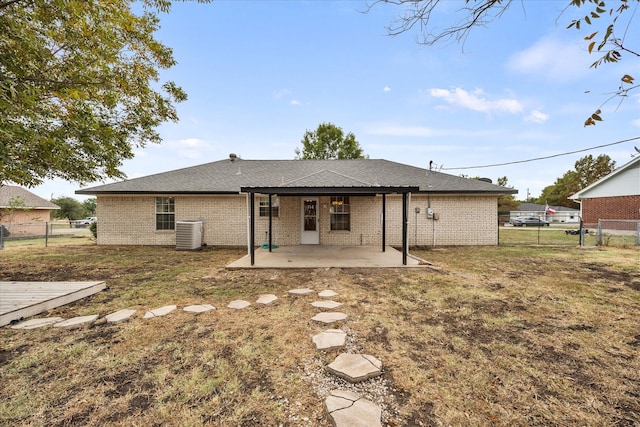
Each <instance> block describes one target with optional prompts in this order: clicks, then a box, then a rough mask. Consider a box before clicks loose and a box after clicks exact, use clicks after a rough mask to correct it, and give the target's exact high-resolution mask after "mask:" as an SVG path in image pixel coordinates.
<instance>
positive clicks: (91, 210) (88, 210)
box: [82, 197, 97, 216]
mask: <svg viewBox="0 0 640 427" xmlns="http://www.w3.org/2000/svg"><path fill="white" fill-rule="evenodd" d="M96 206H97V201H96V198H95V197H92V198H90V199H86V200H85V201H84V202H82V207H83V209H84V211H85V216H95V215H96Z"/></svg>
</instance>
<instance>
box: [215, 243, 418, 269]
mask: <svg viewBox="0 0 640 427" xmlns="http://www.w3.org/2000/svg"><path fill="white" fill-rule="evenodd" d="M253 256H254V262H251V255H250V254H247V255H245V256H243V257H242V258H240V259H238V260H236V261H234V262H232V263H231V264H229V265H227V268H228V269H244V268H275V269H278V268H380V267H382V268H389V267H398V268H407V267H416V268H424V267H429V266H431V263H429V262H427V261H425V260H421V259H419V258H416V257H413V256H411V255H409V256H407V257H406V263H405V264H403V262H402V261H403V253H402V252H401V251H398V250H396V249H394V248H392V247H391V246H387V247H386V248H385V251H384V252H383V251H381V250H380V248H378V247H377V246H322V245H297V246H281V247H278V248H275V249H272V250H271V251H269V249H262V248H260V249H256V250H255V251H254V254H253Z"/></svg>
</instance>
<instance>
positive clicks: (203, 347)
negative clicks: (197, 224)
mask: <svg viewBox="0 0 640 427" xmlns="http://www.w3.org/2000/svg"><path fill="white" fill-rule="evenodd" d="M242 254H243V251H242V250H206V251H202V252H195V253H192V252H176V251H174V250H173V249H171V248H151V247H97V246H69V247H64V248H61V247H56V248H55V249H54V250H53V249H51V248H49V249H47V248H28V249H11V250H5V251H4V252H3V253H2V254H1V255H2V267H3V268H2V271H1V272H0V280H106V281H107V283H108V285H109V290H108V291H106V292H101V293H99V294H96V295H94V296H92V297H89V298H86V299H84V300H81V301H77V302H76V303H73V304H70V305H67V306H64V307H59V308H57V309H55V310H52V311H51V312H49V313H47V314H48V315H51V316H60V317H66V318H68V317H72V316H77V315H86V314H94V313H98V314H101V315H105V314H108V313H110V312H113V311H116V310H119V309H122V308H135V309H137V310H138V317H137V318H134V319H132V320H130V321H128V322H125V323H121V324H116V325H110V324H105V323H100V322H99V323H98V324H96V325H94V326H93V327H91V328H88V329H80V330H58V329H54V328H48V329H39V330H30V331H15V330H11V329H8V328H3V329H1V330H0V338H1V344H0V381H1V382H2V387H1V388H0V424H4V425H22V426H27V425H47V426H64V425H96V426H97V425H140V426H152V425H194V426H196V425H216V426H227V425H229V426H257V425H264V426H278V425H283V426H325V425H328V419H327V417H326V416H325V414H324V412H323V407H322V403H323V399H324V397H325V395H326V391H327V388H328V387H331V386H333V385H335V384H338V385H341V383H340V381H337V382H335V381H333V382H332V380H331V379H330V378H329V377H328V376H327V375H326V373H325V372H324V370H323V366H324V365H325V364H326V363H328V362H330V361H331V360H332V359H333V358H334V357H335V356H336V355H337V354H338V352H337V351H334V352H318V351H316V350H315V349H314V347H313V345H312V343H311V340H310V335H313V334H315V333H318V332H319V331H321V330H323V329H324V328H323V327H321V326H320V325H316V324H313V323H312V322H311V321H310V320H309V319H310V318H311V317H312V316H313V315H314V314H315V312H316V309H314V308H313V307H311V305H310V304H309V303H310V302H311V301H313V300H314V297H313V296H309V297H290V296H288V295H287V290H288V289H291V288H298V287H311V288H313V289H316V290H322V289H333V290H335V291H337V292H339V293H340V296H339V297H337V298H336V300H338V301H341V302H343V303H344V304H345V305H344V307H343V311H345V312H346V313H348V314H349V316H350V318H349V319H348V320H347V321H346V322H345V323H344V324H342V325H339V326H340V327H342V328H343V329H345V330H347V331H348V332H349V336H350V341H349V351H362V352H364V353H368V354H372V355H374V356H376V357H378V358H379V359H381V360H382V361H383V364H384V371H385V373H384V376H383V377H382V378H379V379H377V380H375V381H372V384H373V385H371V386H370V387H369V388H367V387H368V386H364V385H363V386H361V387H360V388H359V389H358V390H359V391H360V392H361V393H362V394H365V395H366V396H367V397H368V398H371V399H373V400H375V401H376V402H378V403H379V404H380V405H382V406H383V408H384V412H383V418H384V422H385V424H387V425H389V426H414V425H418V426H419V425H492V426H503V425H504V426H507V425H629V426H631V425H638V424H639V423H640V359H639V357H638V347H639V346H640V325H639V323H638V319H640V267H639V264H640V263H639V262H638V260H639V258H640V252H639V251H638V250H637V249H630V248H619V249H614V248H600V249H580V248H573V247H572V248H562V249H557V248H550V247H487V248H447V249H437V250H429V251H420V252H415V254H416V255H418V256H420V257H422V258H425V259H428V260H430V261H432V262H434V263H435V264H436V265H437V266H438V267H439V268H440V270H432V269H424V270H423V269H420V270H416V269H316V270H255V271H250V270H237V271H228V270H225V269H224V268H223V266H224V265H225V264H227V263H228V262H230V261H232V260H233V259H235V258H238V257H239V256H241V255H242ZM263 293H273V294H276V295H277V296H278V297H279V300H278V301H277V302H276V303H274V305H272V306H267V307H258V306H257V305H255V304H254V305H252V306H251V307H250V308H248V309H246V310H242V311H237V312H236V311H231V310H229V309H226V308H225V306H226V304H227V303H228V302H229V301H231V300H235V299H248V300H252V301H254V300H255V299H256V298H257V296H259V295H260V294H263ZM196 303H210V304H213V305H215V306H216V307H218V310H216V311H214V312H210V313H205V314H201V315H197V316H195V315H193V314H190V313H184V312H182V311H176V312H174V313H171V314H170V315H169V316H167V317H163V318H155V319H149V320H143V319H141V318H140V315H141V314H142V313H144V311H145V310H148V309H151V308H155V307H159V306H162V305H165V304H177V305H178V306H180V307H182V306H186V305H189V304H196Z"/></svg>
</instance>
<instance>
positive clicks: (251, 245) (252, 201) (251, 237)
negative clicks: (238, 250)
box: [249, 192, 256, 265]
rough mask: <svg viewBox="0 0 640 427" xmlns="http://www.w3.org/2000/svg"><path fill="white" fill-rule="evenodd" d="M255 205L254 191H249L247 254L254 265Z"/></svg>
mask: <svg viewBox="0 0 640 427" xmlns="http://www.w3.org/2000/svg"><path fill="white" fill-rule="evenodd" d="M255 207H256V200H255V193H253V192H251V193H249V212H250V213H249V217H250V221H249V254H250V255H251V265H254V264H255V263H256V248H255V242H256V224H255V219H256V218H255V216H256V212H255V210H256V209H255Z"/></svg>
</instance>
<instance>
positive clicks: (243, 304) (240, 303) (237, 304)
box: [227, 299, 251, 310]
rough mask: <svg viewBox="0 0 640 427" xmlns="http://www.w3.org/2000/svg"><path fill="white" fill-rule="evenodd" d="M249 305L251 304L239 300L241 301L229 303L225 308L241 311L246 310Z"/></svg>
mask: <svg viewBox="0 0 640 427" xmlns="http://www.w3.org/2000/svg"><path fill="white" fill-rule="evenodd" d="M250 305H251V303H250V302H249V301H245V300H241V299H237V300H235V301H231V302H230V303H229V304H228V305H227V308H232V309H234V310H242V309H243V308H247V307H249V306H250Z"/></svg>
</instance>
